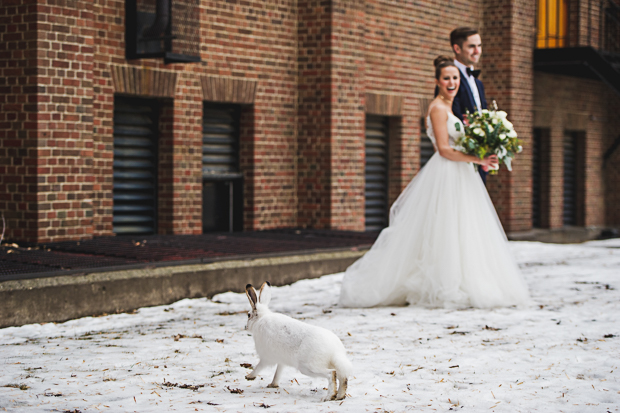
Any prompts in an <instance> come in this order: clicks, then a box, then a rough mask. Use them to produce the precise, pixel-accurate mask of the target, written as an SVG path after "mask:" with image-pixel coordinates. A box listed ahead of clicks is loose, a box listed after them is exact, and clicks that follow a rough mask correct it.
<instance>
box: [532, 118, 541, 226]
mask: <svg viewBox="0 0 620 413" xmlns="http://www.w3.org/2000/svg"><path fill="white" fill-rule="evenodd" d="M541 139H542V130H541V129H539V128H534V136H533V142H532V226H533V227H534V228H540V213H541V211H540V180H541V169H540V168H541V165H540V141H541Z"/></svg>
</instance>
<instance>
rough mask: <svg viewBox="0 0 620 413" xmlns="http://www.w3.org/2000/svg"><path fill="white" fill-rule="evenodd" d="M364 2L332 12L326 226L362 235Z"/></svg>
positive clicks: (342, 0)
mask: <svg viewBox="0 0 620 413" xmlns="http://www.w3.org/2000/svg"><path fill="white" fill-rule="evenodd" d="M365 8H366V2H365V1H355V2H352V1H346V0H337V1H334V2H333V10H332V13H333V14H332V30H333V32H332V35H331V39H332V48H331V50H332V55H331V82H332V84H331V92H332V96H331V102H332V108H331V115H330V116H331V118H332V124H331V148H332V154H331V180H332V182H331V206H330V210H331V212H332V217H331V222H330V227H331V228H336V229H345V230H358V231H363V230H364V208H360V206H363V205H364V159H365V156H364V134H365V132H364V131H365V113H364V99H365V95H366V94H365V90H364V28H365V23H366V22H365V17H366V13H365Z"/></svg>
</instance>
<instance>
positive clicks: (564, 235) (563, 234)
mask: <svg viewBox="0 0 620 413" xmlns="http://www.w3.org/2000/svg"><path fill="white" fill-rule="evenodd" d="M606 231H610V232H613V229H610V228H603V227H563V228H557V229H540V228H535V229H532V230H530V231H524V232H511V233H508V234H507V236H508V239H510V240H511V241H540V242H549V243H554V244H576V243H581V242H586V241H592V240H595V239H600V238H601V236H603V235H604V234H605V232H606ZM616 232H617V231H616Z"/></svg>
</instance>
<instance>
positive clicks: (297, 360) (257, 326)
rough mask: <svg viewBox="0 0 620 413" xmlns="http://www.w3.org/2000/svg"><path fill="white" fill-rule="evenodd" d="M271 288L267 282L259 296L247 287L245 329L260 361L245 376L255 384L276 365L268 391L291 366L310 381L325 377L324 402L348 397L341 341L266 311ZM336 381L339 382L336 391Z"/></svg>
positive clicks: (319, 329) (346, 364)
mask: <svg viewBox="0 0 620 413" xmlns="http://www.w3.org/2000/svg"><path fill="white" fill-rule="evenodd" d="M270 288H271V284H269V282H264V283H263V285H262V286H261V288H260V291H259V293H258V297H257V295H256V290H255V289H254V287H252V284H248V285H247V286H246V287H245V293H246V295H247V296H248V299H249V300H250V305H251V306H252V311H250V312H248V324H247V326H246V329H247V330H249V331H251V332H252V336H253V337H254V344H255V345H256V352H257V353H258V356H259V358H260V361H259V362H258V364H257V365H256V367H255V368H254V370H253V371H252V372H251V373H250V374H248V375H247V376H245V378H246V379H247V380H254V379H255V378H256V376H257V375H258V374H259V373H260V372H261V370H263V369H264V368H265V367H269V366H272V365H274V364H277V367H276V374H275V375H274V376H273V381H272V382H271V384H269V385H268V386H267V387H278V381H279V380H280V376H281V374H282V369H283V367H284V366H291V367H295V368H296V369H298V370H299V371H300V372H302V373H303V374H305V375H307V376H311V377H325V378H326V379H327V380H328V382H329V384H328V388H327V396H326V397H325V398H324V399H323V401H328V400H342V399H344V398H345V397H346V394H345V393H346V391H347V381H348V377H349V375H350V374H351V362H350V361H349V359H347V355H346V350H345V349H344V346H343V345H342V342H341V341H340V339H339V338H338V337H337V336H336V335H335V334H334V333H332V332H331V331H329V330H326V329H324V328H322V327H318V326H313V325H310V324H305V323H302V322H301V321H299V320H295V319H294V318H291V317H288V316H285V315H284V314H279V313H273V312H271V311H270V310H269V308H267V305H268V304H269V300H270V299H271V290H270ZM336 378H338V381H339V382H340V386H339V387H338V391H336Z"/></svg>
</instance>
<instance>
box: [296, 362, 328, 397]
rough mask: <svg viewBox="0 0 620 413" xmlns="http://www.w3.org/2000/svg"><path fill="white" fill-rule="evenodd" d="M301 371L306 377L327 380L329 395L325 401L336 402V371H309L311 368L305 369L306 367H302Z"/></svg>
mask: <svg viewBox="0 0 620 413" xmlns="http://www.w3.org/2000/svg"><path fill="white" fill-rule="evenodd" d="M299 371H301V372H302V374H305V375H306V376H310V377H324V378H326V379H327V395H326V396H325V398H324V399H323V401H324V402H326V401H330V400H336V391H337V389H336V385H337V381H336V378H337V376H336V370H334V369H329V368H312V369H309V368H305V367H304V366H300V367H299Z"/></svg>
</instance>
